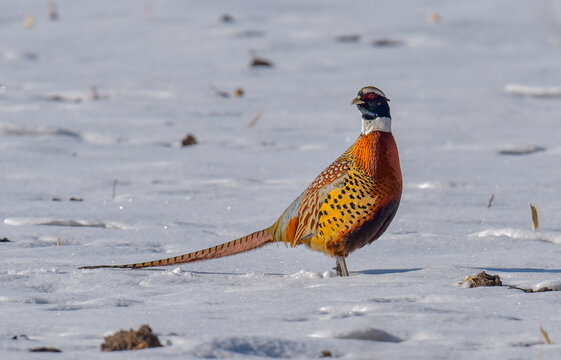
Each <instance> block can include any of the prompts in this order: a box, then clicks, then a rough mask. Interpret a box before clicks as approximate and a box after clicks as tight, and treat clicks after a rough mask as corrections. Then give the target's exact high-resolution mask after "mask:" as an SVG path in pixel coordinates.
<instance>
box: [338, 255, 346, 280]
mask: <svg viewBox="0 0 561 360" xmlns="http://www.w3.org/2000/svg"><path fill="white" fill-rule="evenodd" d="M335 260H336V261H337V264H336V266H335V271H336V272H337V275H338V276H349V270H347V263H346V262H345V258H344V257H343V256H336V257H335Z"/></svg>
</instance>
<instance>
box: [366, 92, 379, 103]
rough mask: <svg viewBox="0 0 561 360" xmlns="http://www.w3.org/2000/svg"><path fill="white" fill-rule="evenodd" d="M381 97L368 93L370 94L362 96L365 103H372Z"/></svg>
mask: <svg viewBox="0 0 561 360" xmlns="http://www.w3.org/2000/svg"><path fill="white" fill-rule="evenodd" d="M379 97H380V95H378V94H376V93H368V94H364V95H362V100H364V101H372V100H376V99H378V98H379Z"/></svg>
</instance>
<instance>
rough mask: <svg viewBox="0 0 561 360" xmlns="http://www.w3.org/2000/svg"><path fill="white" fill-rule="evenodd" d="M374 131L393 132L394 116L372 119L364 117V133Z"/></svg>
mask: <svg viewBox="0 0 561 360" xmlns="http://www.w3.org/2000/svg"><path fill="white" fill-rule="evenodd" d="M372 131H383V132H390V133H391V132H392V118H389V117H376V118H374V119H372V120H366V119H364V118H363V119H362V134H363V135H368V134H370V133H371V132H372Z"/></svg>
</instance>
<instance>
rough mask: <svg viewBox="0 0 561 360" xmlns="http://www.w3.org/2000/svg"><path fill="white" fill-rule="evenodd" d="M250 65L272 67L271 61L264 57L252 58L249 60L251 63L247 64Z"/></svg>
mask: <svg viewBox="0 0 561 360" xmlns="http://www.w3.org/2000/svg"><path fill="white" fill-rule="evenodd" d="M249 66H250V67H273V63H272V62H271V61H270V60H267V59H265V58H259V57H256V58H253V60H251V64H250V65H249Z"/></svg>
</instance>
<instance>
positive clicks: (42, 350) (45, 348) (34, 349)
mask: <svg viewBox="0 0 561 360" xmlns="http://www.w3.org/2000/svg"><path fill="white" fill-rule="evenodd" d="M29 351H31V352H62V351H60V350H59V349H57V348H54V347H44V346H41V347H36V348H33V349H31V350H29Z"/></svg>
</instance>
